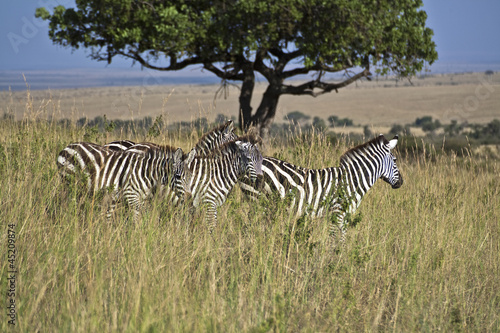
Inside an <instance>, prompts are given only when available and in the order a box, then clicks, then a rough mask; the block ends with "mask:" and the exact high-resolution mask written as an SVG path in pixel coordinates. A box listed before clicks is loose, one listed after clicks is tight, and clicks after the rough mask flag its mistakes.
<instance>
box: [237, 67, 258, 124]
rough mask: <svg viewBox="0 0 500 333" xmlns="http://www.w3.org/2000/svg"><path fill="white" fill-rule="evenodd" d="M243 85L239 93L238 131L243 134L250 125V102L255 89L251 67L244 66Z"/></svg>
mask: <svg viewBox="0 0 500 333" xmlns="http://www.w3.org/2000/svg"><path fill="white" fill-rule="evenodd" d="M243 71H244V79H243V84H242V85H241V93H240V110H239V122H240V129H241V130H242V131H243V132H245V131H246V130H248V128H249V127H250V125H251V120H252V106H251V105H250V102H251V101H252V94H253V89H254V87H255V74H254V71H253V67H252V66H251V65H247V66H245V68H244V69H243Z"/></svg>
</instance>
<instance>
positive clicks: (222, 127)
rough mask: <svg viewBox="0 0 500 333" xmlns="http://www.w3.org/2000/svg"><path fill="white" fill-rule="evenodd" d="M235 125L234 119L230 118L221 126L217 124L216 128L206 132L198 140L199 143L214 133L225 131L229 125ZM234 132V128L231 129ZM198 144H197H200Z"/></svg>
mask: <svg viewBox="0 0 500 333" xmlns="http://www.w3.org/2000/svg"><path fill="white" fill-rule="evenodd" d="M232 126H233V121H232V120H228V121H226V122H225V123H224V124H221V125H219V126H217V127H216V128H214V129H212V130H211V131H210V132H207V133H205V134H204V135H203V136H202V137H201V138H200V140H198V144H199V143H200V142H203V141H204V139H206V138H207V137H208V136H211V135H213V134H214V133H221V132H224V131H225V130H226V129H227V128H228V127H232ZM231 132H232V130H231ZM198 144H197V145H196V146H198Z"/></svg>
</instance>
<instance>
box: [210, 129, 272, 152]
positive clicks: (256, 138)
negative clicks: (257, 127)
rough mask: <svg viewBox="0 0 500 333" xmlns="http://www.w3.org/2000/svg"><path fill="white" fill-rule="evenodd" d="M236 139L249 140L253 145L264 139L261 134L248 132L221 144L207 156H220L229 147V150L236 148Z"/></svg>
mask: <svg viewBox="0 0 500 333" xmlns="http://www.w3.org/2000/svg"><path fill="white" fill-rule="evenodd" d="M236 141H243V142H249V143H251V144H252V145H256V144H259V143H261V142H262V139H261V138H260V137H259V136H257V135H255V134H253V133H249V134H246V135H243V136H239V137H237V138H236V139H234V140H232V141H229V142H226V143H224V144H223V145H221V146H219V148H217V149H215V150H213V151H212V153H211V154H210V155H208V156H207V157H210V156H213V157H215V156H219V155H220V154H222V153H223V152H225V151H227V150H228V149H229V150H233V149H235V147H236Z"/></svg>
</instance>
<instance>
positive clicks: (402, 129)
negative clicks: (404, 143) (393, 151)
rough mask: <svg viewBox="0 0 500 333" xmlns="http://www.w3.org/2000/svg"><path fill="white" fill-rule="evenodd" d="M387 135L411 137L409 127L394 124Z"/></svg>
mask: <svg viewBox="0 0 500 333" xmlns="http://www.w3.org/2000/svg"><path fill="white" fill-rule="evenodd" d="M389 135H390V136H393V135H408V136H409V135H411V131H410V126H409V125H405V126H403V125H400V124H394V125H392V127H391V129H390V130H389Z"/></svg>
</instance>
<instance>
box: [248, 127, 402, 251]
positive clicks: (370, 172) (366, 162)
mask: <svg viewBox="0 0 500 333" xmlns="http://www.w3.org/2000/svg"><path fill="white" fill-rule="evenodd" d="M397 142H398V137H397V136H395V137H394V138H393V139H392V140H390V141H388V140H386V139H385V137H384V136H383V135H380V136H379V137H377V138H375V139H373V140H371V141H369V142H366V143H364V144H362V145H360V146H357V147H355V148H353V149H351V150H349V151H347V152H346V153H345V154H343V155H342V157H341V158H340V166H339V167H331V168H326V169H306V168H302V167H299V166H295V165H293V164H290V163H288V162H285V161H281V160H279V159H276V158H272V157H264V159H263V161H262V172H263V177H259V178H258V179H257V182H255V183H252V182H250V181H248V180H247V179H244V180H243V182H240V186H241V188H242V190H243V192H244V193H245V194H247V195H250V196H253V197H255V196H259V195H260V194H261V193H272V192H274V193H279V195H280V197H281V198H282V199H284V198H285V197H286V196H287V194H289V195H292V203H291V208H292V209H294V210H295V211H296V214H297V216H300V215H302V214H303V213H305V212H306V211H307V212H308V213H310V214H311V215H312V216H321V215H322V214H323V213H324V210H325V208H326V209H328V210H329V211H330V212H331V213H333V214H335V216H336V218H335V219H336V228H338V229H339V230H340V232H341V240H342V241H343V240H344V239H345V232H346V225H345V224H346V221H345V215H346V214H347V213H350V214H354V212H355V211H356V209H357V208H358V207H359V205H360V203H361V200H362V199H363V196H364V195H365V194H366V193H367V192H368V190H369V189H370V188H371V187H372V186H373V185H374V184H375V182H376V181H377V179H379V178H382V179H383V180H385V181H386V182H387V183H389V184H391V186H392V187H393V188H399V187H400V186H401V185H402V184H403V178H402V176H401V174H400V172H399V169H398V167H397V165H396V158H395V157H394V155H393V154H392V153H391V150H392V149H393V148H394V147H395V146H396V144H397ZM336 228H335V226H334V225H332V229H331V230H330V232H331V233H332V234H334V233H335V229H336Z"/></svg>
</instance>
